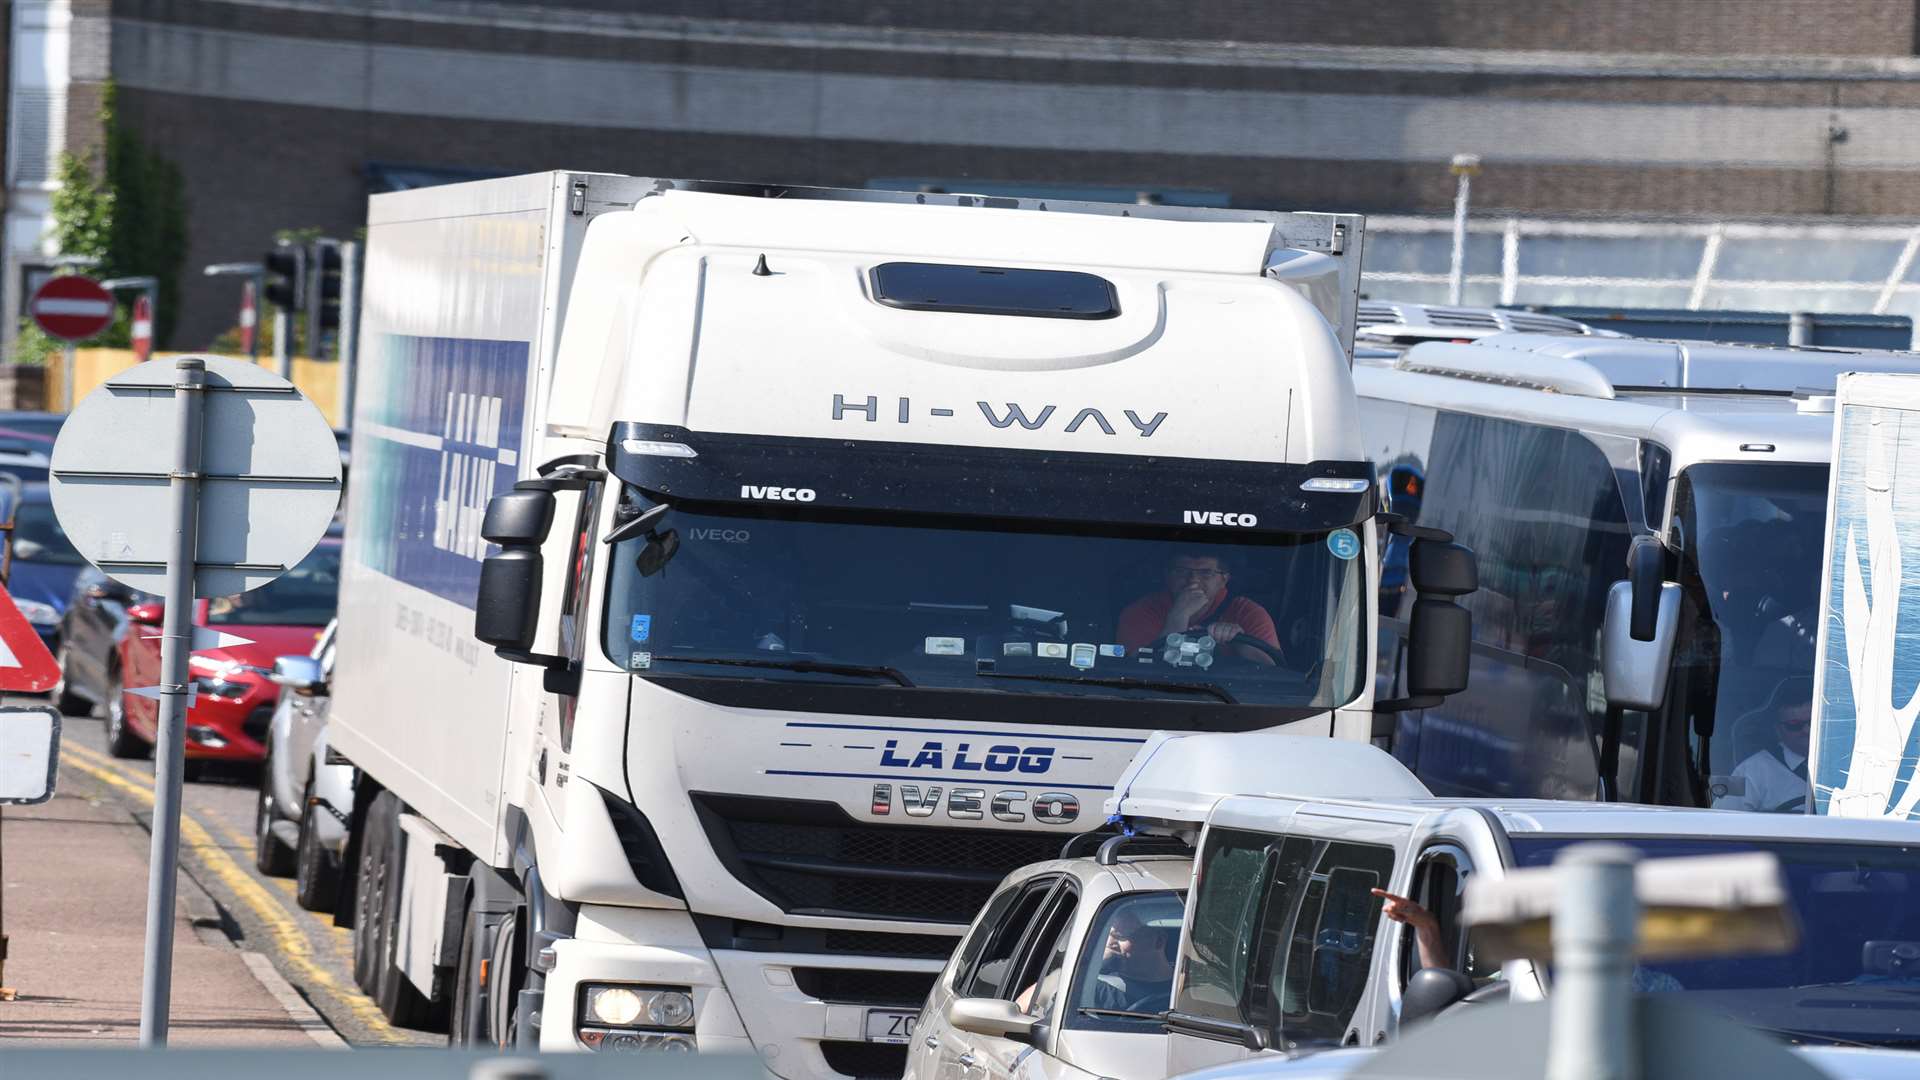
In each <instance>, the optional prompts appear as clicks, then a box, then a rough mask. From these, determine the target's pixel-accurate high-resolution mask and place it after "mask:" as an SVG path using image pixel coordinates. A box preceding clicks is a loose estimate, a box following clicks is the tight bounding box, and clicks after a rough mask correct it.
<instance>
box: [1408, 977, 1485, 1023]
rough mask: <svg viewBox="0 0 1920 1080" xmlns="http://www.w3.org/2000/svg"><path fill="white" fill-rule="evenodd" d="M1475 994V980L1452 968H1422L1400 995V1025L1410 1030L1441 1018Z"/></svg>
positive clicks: (1409, 980)
mask: <svg viewBox="0 0 1920 1080" xmlns="http://www.w3.org/2000/svg"><path fill="white" fill-rule="evenodd" d="M1471 993H1473V980H1472V979H1470V978H1468V977H1467V976H1466V975H1464V974H1462V973H1461V972H1458V971H1455V970H1453V969H1452V968H1421V969H1420V970H1419V971H1416V972H1414V973H1413V978H1411V979H1408V980H1407V989H1406V992H1405V993H1403V994H1401V995H1400V1026H1401V1028H1403V1029H1404V1028H1406V1027H1408V1026H1409V1025H1412V1024H1417V1023H1419V1022H1420V1021H1422V1020H1429V1019H1432V1018H1433V1017H1435V1016H1438V1015H1440V1013H1442V1012H1443V1011H1445V1010H1446V1009H1447V1008H1448V1007H1449V1006H1451V1005H1453V1004H1455V1003H1456V1002H1460V1001H1464V1000H1466V997H1467V995H1468V994H1471Z"/></svg>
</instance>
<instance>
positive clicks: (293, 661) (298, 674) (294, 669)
mask: <svg viewBox="0 0 1920 1080" xmlns="http://www.w3.org/2000/svg"><path fill="white" fill-rule="evenodd" d="M267 677H268V678H270V679H272V680H273V681H274V682H275V683H278V684H279V685H281V686H284V687H286V688H287V689H289V690H291V691H293V692H294V693H296V694H299V695H301V696H302V697H312V696H313V695H315V694H317V693H319V692H321V690H322V689H323V688H324V687H325V686H326V679H325V677H324V676H323V675H322V674H321V672H320V661H318V660H315V659H313V658H312V657H310V656H282V657H279V658H278V659H276V660H274V662H273V673H272V674H270V675H269V676H267Z"/></svg>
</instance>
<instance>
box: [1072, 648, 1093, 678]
mask: <svg viewBox="0 0 1920 1080" xmlns="http://www.w3.org/2000/svg"><path fill="white" fill-rule="evenodd" d="M1067 662H1068V663H1070V664H1072V665H1073V666H1074V667H1077V668H1080V669H1081V670H1083V671H1084V670H1086V669H1087V668H1091V667H1092V666H1093V664H1094V648H1093V646H1092V645H1091V644H1089V643H1085V642H1079V643H1076V644H1075V645H1074V646H1073V654H1072V657H1071V659H1069V660H1068V661H1067Z"/></svg>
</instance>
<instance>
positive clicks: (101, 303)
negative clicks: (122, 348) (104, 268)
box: [27, 274, 113, 412]
mask: <svg viewBox="0 0 1920 1080" xmlns="http://www.w3.org/2000/svg"><path fill="white" fill-rule="evenodd" d="M27 312H28V313H29V314H31V315H32V316H33V321H34V322H35V323H36V324H37V325H38V326H39V327H40V329H41V330H43V331H45V332H46V335H47V336H48V337H51V338H58V339H60V340H61V341H64V342H66V343H67V347H66V352H65V365H66V366H65V368H64V370H63V372H62V375H63V378H62V379H61V382H62V384H63V385H64V386H65V390H64V391H63V394H64V396H65V405H66V409H67V411H68V412H72V411H73V376H74V370H73V369H74V356H73V343H74V342H76V341H85V340H86V339H88V338H90V337H92V336H94V335H95V334H98V333H99V332H100V331H102V330H105V329H106V328H107V327H109V326H111V325H113V295H112V294H111V293H109V292H107V290H105V289H103V288H101V287H100V283H99V282H97V281H95V280H93V279H92V278H90V277H87V276H85V275H84V274H61V275H59V276H58V277H50V278H48V279H47V280H46V281H45V282H43V283H42V284H41V286H40V287H39V288H38V289H36V290H34V293H33V298H32V299H31V300H28V301H27Z"/></svg>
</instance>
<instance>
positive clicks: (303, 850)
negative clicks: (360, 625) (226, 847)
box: [254, 621, 353, 911]
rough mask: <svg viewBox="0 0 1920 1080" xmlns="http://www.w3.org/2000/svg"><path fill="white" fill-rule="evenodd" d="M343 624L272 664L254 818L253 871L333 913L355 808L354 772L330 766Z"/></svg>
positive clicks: (306, 903)
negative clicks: (288, 881)
mask: <svg viewBox="0 0 1920 1080" xmlns="http://www.w3.org/2000/svg"><path fill="white" fill-rule="evenodd" d="M339 625H340V624H339V622H338V621H335V622H332V623H329V624H328V625H327V628H326V630H325V631H323V632H322V633H321V635H320V640H319V641H318V642H316V643H315V644H314V646H313V651H312V652H311V653H309V654H307V655H306V656H282V657H280V658H279V659H278V660H275V661H274V665H273V675H272V678H273V681H274V682H276V683H278V684H279V685H280V700H279V702H278V703H277V704H276V705H275V706H274V710H273V720H272V721H271V722H270V723H269V724H268V726H267V763H266V766H265V767H264V768H263V769H262V770H261V772H260V799H259V803H258V806H257V809H256V811H255V817H254V865H255V866H256V867H258V868H259V870H260V872H261V873H263V874H271V875H274V876H277V877H286V876H288V875H292V876H293V878H294V899H295V901H296V902H298V903H299V905H300V906H301V907H303V908H306V909H307V910H308V911H330V910H332V908H333V903H334V896H335V895H336V894H337V893H338V891H339V884H340V862H341V853H342V852H343V851H344V849H345V848H346V842H347V830H346V825H345V824H344V821H345V815H346V814H347V813H349V812H350V811H351V810H352V809H353V767H352V766H351V765H344V764H328V763H327V706H328V702H329V700H330V699H329V698H328V694H327V688H328V683H329V681H330V680H331V679H332V677H333V654H334V639H335V636H336V634H337V633H338V630H339Z"/></svg>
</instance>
